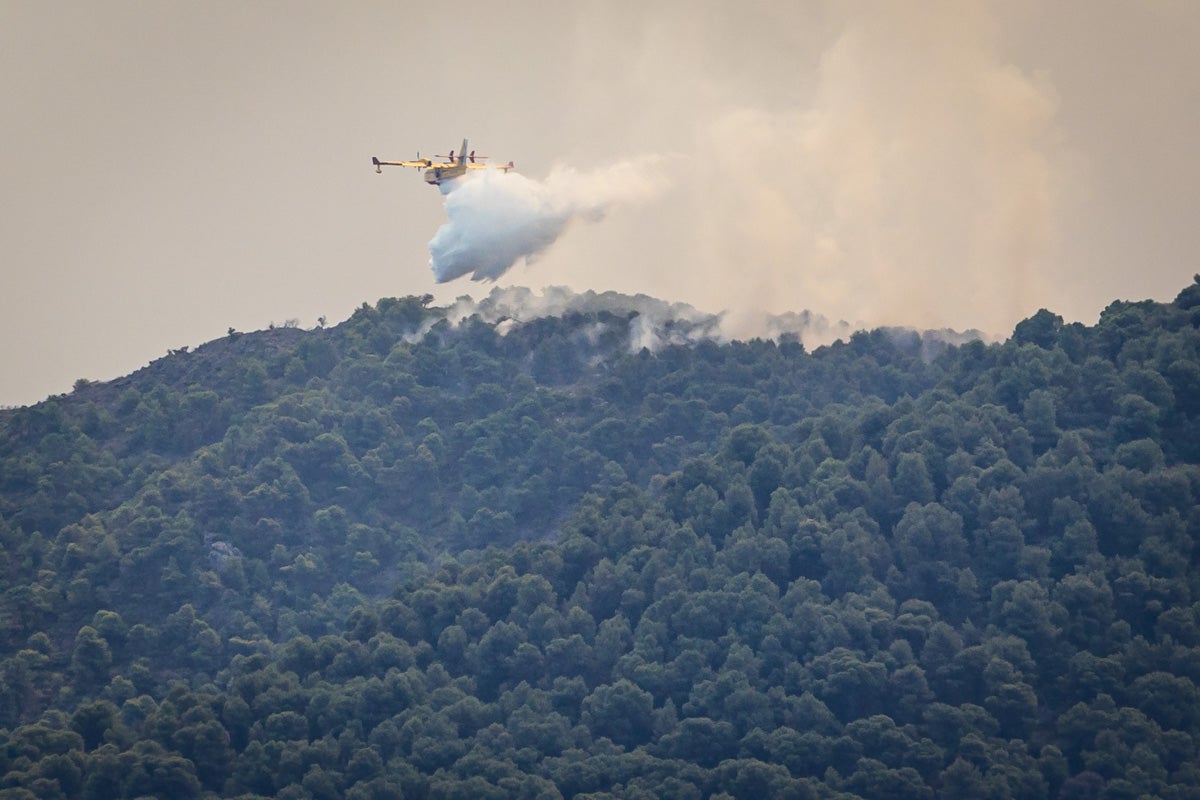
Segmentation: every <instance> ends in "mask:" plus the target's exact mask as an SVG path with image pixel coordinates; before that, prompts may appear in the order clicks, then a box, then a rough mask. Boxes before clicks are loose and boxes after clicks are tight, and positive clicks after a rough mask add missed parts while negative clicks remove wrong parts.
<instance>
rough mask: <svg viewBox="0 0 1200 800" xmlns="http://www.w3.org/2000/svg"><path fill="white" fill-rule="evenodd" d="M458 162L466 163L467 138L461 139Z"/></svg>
mask: <svg viewBox="0 0 1200 800" xmlns="http://www.w3.org/2000/svg"><path fill="white" fill-rule="evenodd" d="M458 163H459V164H464V165H465V164H466V163H467V140H466V139H463V145H462V150H459V151H458Z"/></svg>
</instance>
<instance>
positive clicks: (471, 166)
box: [467, 161, 515, 172]
mask: <svg viewBox="0 0 1200 800" xmlns="http://www.w3.org/2000/svg"><path fill="white" fill-rule="evenodd" d="M489 168H490V169H498V170H502V171H504V172H508V171H509V170H510V169H515V167H513V162H511V161H510V162H508V163H507V164H491V165H488V164H467V169H489Z"/></svg>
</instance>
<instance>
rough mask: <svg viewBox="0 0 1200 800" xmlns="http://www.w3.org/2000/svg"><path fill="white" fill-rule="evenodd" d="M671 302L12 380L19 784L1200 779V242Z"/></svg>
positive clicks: (374, 327) (824, 786) (6, 724)
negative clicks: (954, 287) (1000, 332)
mask: <svg viewBox="0 0 1200 800" xmlns="http://www.w3.org/2000/svg"><path fill="white" fill-rule="evenodd" d="M609 299H610V300H611V298H609ZM647 320H648V315H647V313H646V309H645V308H644V304H643V306H642V307H639V306H637V305H636V304H626V305H625V306H622V305H621V304H620V303H613V302H606V303H604V304H593V305H590V306H589V305H588V304H587V303H582V304H578V305H577V306H576V307H574V308H573V309H572V310H570V311H568V312H564V313H561V314H558V315H554V316H541V317H533V318H529V319H525V320H517V319H513V318H511V317H502V316H499V315H497V314H490V315H489V314H486V313H479V314H474V315H472V316H470V317H468V318H466V319H464V320H462V321H461V322H460V323H458V324H451V321H449V320H448V319H447V312H446V310H445V309H438V308H435V307H431V306H430V299H429V298H412V297H409V298H402V299H389V300H381V301H380V302H379V303H378V304H376V305H375V306H369V305H365V304H364V306H363V307H362V308H360V309H359V310H358V311H357V312H356V313H355V314H354V315H353V317H351V318H350V319H349V320H347V321H346V322H345V323H343V324H341V325H338V326H335V327H332V328H328V329H326V328H324V327H322V328H320V329H317V330H312V331H303V330H298V329H295V328H290V327H284V328H277V329H272V330H268V331H261V332H258V333H254V334H238V333H235V332H233V331H231V332H230V335H229V336H228V337H224V338H222V339H220V340H217V341H214V342H210V343H208V344H206V345H203V346H201V347H199V348H197V349H196V350H194V351H191V352H188V351H186V350H181V351H176V352H173V353H172V354H170V355H169V356H168V357H167V358H164V359H160V360H159V361H157V362H155V363H154V364H152V365H150V366H149V367H147V368H146V369H143V370H141V371H139V372H138V373H135V374H134V375H131V376H128V377H126V378H122V379H119V380H117V381H113V382H109V383H88V382H86V381H81V382H80V383H79V384H78V385H77V386H76V389H75V391H74V392H72V393H71V394H70V395H65V396H59V397H53V398H50V399H48V400H47V401H45V402H43V403H40V404H38V405H35V406H31V407H28V408H20V409H9V410H4V411H0V540H2V542H3V548H2V549H0V575H2V576H3V583H2V584H0V590H2V591H0V619H2V620H3V625H0V798H31V797H37V798H117V797H130V798H133V797H150V796H153V797H175V798H187V797H197V798H198V797H244V798H257V797H281V798H314V800H324V799H325V798H338V797H345V798H353V799H355V800H358V799H359V798H363V799H365V798H379V799H380V800H382V798H397V797H403V798H457V797H463V798H490V797H496V798H508V797H514V798H557V797H590V798H608V797H628V798H652V797H653V798H660V797H667V798H702V797H722V798H725V797H732V798H760V797H795V798H855V797H858V798H998V799H999V798H1031V799H1032V798H1057V797H1063V798H1114V799H1116V798H1130V800H1135V799H1136V798H1161V799H1162V800H1175V799H1176V798H1178V799H1180V800H1182V798H1192V797H1196V796H1197V794H1198V793H1200V688H1198V687H1200V571H1198V570H1197V562H1198V557H1200V551H1198V549H1197V540H1198V537H1200V511H1198V503H1197V500H1198V499H1200V467H1198V464H1200V278H1198V279H1197V282H1196V283H1194V284H1193V285H1191V286H1188V287H1187V288H1185V289H1184V290H1183V291H1182V292H1181V293H1180V294H1179V296H1178V297H1177V298H1176V299H1175V301H1174V302H1172V303H1158V302H1153V301H1144V302H1115V303H1113V304H1112V305H1111V306H1109V307H1108V308H1107V309H1106V310H1105V311H1104V313H1103V314H1102V315H1101V317H1100V319H1099V321H1098V323H1097V324H1096V325H1094V326H1085V325H1082V324H1079V323H1071V324H1065V323H1064V322H1063V320H1062V318H1061V317H1058V316H1056V315H1055V314H1053V313H1051V312H1049V311H1044V310H1043V311H1039V312H1038V313H1037V314H1035V315H1034V316H1032V317H1030V318H1029V319H1026V320H1024V321H1023V322H1021V323H1020V324H1018V325H1017V326H1016V329H1015V330H1014V331H1013V334H1012V336H1011V337H1010V338H1009V339H1008V340H1007V341H1005V342H1003V343H998V344H985V343H984V342H982V341H972V342H967V343H951V344H947V343H945V342H944V341H943V342H942V343H941V344H940V345H939V344H938V342H939V341H940V340H937V339H936V338H930V337H924V338H922V337H921V336H919V335H917V334H914V333H911V332H908V333H905V332H901V331H896V330H876V331H866V332H858V333H854V334H853V335H850V336H847V337H846V338H845V339H844V340H842V341H839V342H837V343H835V344H833V345H830V346H826V347H819V348H815V349H813V350H812V351H811V352H810V351H809V350H808V349H806V348H805V347H804V346H803V345H802V344H801V343H800V341H799V340H798V339H797V338H796V337H794V336H786V335H784V336H780V337H778V338H777V339H775V340H752V341H734V342H721V341H717V340H714V339H712V338H711V337H710V336H709V334H710V333H711V331H710V326H709V322H706V321H704V320H696V319H693V318H688V317H686V315H684V316H680V317H679V318H677V319H664V318H658V319H656V320H655V321H654V323H653V329H652V330H651V329H648V328H647V324H648V322H647ZM641 342H652V343H653V344H654V345H655V347H654V348H646V347H639V346H637V345H638V343H641ZM631 344H632V345H633V346H631Z"/></svg>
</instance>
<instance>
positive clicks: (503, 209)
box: [429, 157, 664, 283]
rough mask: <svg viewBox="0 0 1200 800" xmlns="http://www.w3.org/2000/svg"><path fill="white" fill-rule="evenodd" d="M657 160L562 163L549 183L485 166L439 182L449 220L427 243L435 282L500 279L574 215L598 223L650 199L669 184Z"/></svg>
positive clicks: (542, 246)
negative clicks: (616, 209)
mask: <svg viewBox="0 0 1200 800" xmlns="http://www.w3.org/2000/svg"><path fill="white" fill-rule="evenodd" d="M658 162H659V159H657V158H652V157H648V158H643V159H639V160H634V161H625V162H621V163H619V164H614V165H612V166H609V167H604V168H601V169H597V170H594V171H592V172H586V173H585V172H578V171H576V170H573V169H570V168H566V167H559V168H556V169H554V170H553V171H552V172H551V173H550V175H549V177H547V178H546V180H545V181H544V182H538V181H535V180H531V179H530V178H526V177H525V176H523V175H521V174H520V173H516V172H509V173H507V174H505V173H502V172H500V171H499V170H495V169H487V170H482V171H480V172H478V173H474V174H470V175H467V176H464V177H462V178H458V179H456V180H454V181H450V182H448V183H444V184H442V187H441V188H442V192H443V194H444V195H445V206H446V224H444V225H442V227H440V228H439V229H438V231H437V233H435V234H434V236H433V239H431V240H430V242H429V255H430V259H429V265H430V267H431V268H432V269H433V275H434V279H435V280H436V281H437V282H438V283H445V282H446V281H452V280H454V279H455V278H460V277H462V276H463V275H466V274H468V273H470V274H471V279H472V280H476V281H482V280H496V279H497V278H499V277H500V276H501V275H503V274H504V273H505V272H507V271H508V270H509V269H510V268H512V267H513V266H515V265H517V264H519V263H528V262H530V261H533V260H534V259H535V258H536V257H537V256H538V255H539V254H541V253H542V252H543V251H545V250H546V248H548V247H549V246H550V245H552V244H554V242H555V241H556V240H557V239H558V237H559V236H561V235H562V234H563V231H565V230H566V229H567V226H568V225H570V223H571V222H572V221H573V220H575V219H582V220H585V221H588V222H595V221H598V220H600V219H602V218H603V217H604V214H605V212H607V211H608V209H609V208H611V207H612V206H614V205H617V204H622V203H633V202H638V201H642V200H645V199H647V198H649V197H651V196H652V195H653V194H654V193H655V192H656V191H657V190H658V188H659V187H660V186H661V185H662V183H663V181H664V177H663V176H662V174H661V173H660V171H659V170H658V169H657V164H658Z"/></svg>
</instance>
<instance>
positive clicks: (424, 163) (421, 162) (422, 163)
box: [371, 157, 433, 172]
mask: <svg viewBox="0 0 1200 800" xmlns="http://www.w3.org/2000/svg"><path fill="white" fill-rule="evenodd" d="M371 163H372V164H374V165H375V171H376V172H383V170H382V169H381V168H382V167H417V168H418V169H421V168H424V167H428V166H429V165H431V164H432V163H433V162H432V161H430V160H429V159H428V158H419V159H417V160H416V161H380V160H379V159H378V158H374V157H372V158H371Z"/></svg>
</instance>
